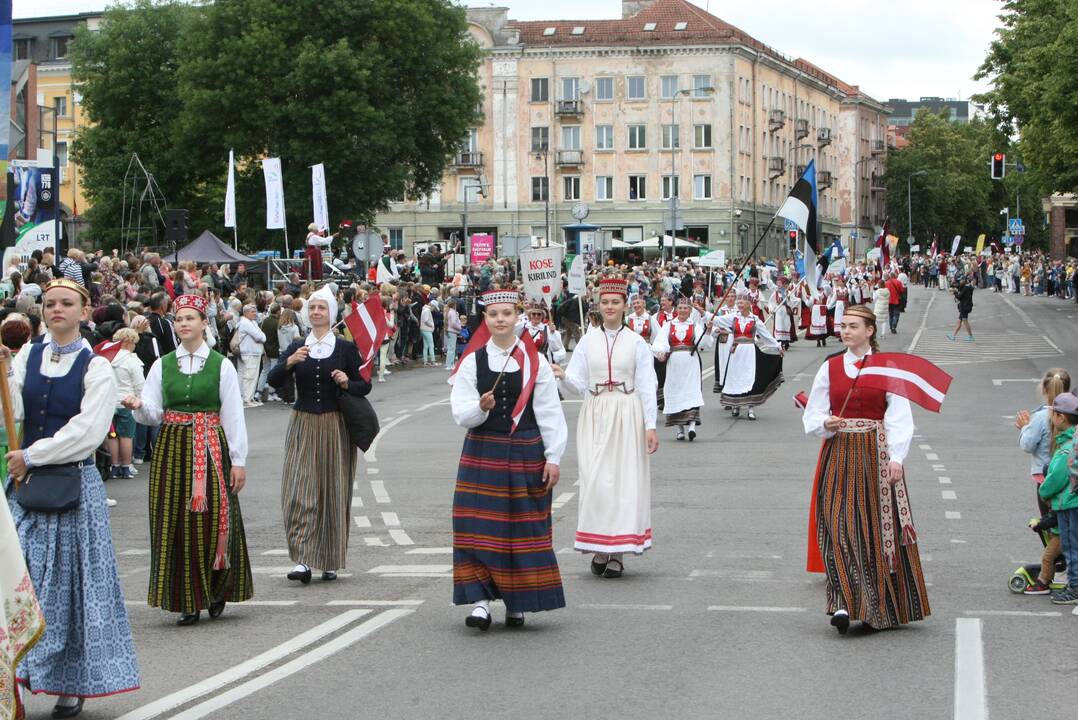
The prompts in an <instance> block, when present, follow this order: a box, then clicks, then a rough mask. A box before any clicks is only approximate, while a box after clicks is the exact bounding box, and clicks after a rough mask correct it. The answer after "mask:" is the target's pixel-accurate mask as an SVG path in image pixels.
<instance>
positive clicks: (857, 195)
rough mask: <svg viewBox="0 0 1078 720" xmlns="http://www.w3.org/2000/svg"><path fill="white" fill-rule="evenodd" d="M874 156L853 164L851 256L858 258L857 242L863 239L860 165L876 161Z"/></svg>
mask: <svg viewBox="0 0 1078 720" xmlns="http://www.w3.org/2000/svg"><path fill="white" fill-rule="evenodd" d="M875 159H876V158H874V157H873V156H871V155H869V156H868V157H863V158H861V159H860V160H858V161H857V162H855V163H854V164H853V232H854V236H853V237H852V238H851V242H850V254H851V255H853V257H855V258H856V257H857V241H858V240H860V239H861V173H860V171H859V170H858V167H859V166H860V165H863V164H864V163H867V162H871V161H873V160H875Z"/></svg>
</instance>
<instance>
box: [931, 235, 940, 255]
mask: <svg viewBox="0 0 1078 720" xmlns="http://www.w3.org/2000/svg"><path fill="white" fill-rule="evenodd" d="M939 251H940V239H939V236H937V235H933V236H932V252H931V254H930V255H929V257H936V255H937V254H938V253H939Z"/></svg>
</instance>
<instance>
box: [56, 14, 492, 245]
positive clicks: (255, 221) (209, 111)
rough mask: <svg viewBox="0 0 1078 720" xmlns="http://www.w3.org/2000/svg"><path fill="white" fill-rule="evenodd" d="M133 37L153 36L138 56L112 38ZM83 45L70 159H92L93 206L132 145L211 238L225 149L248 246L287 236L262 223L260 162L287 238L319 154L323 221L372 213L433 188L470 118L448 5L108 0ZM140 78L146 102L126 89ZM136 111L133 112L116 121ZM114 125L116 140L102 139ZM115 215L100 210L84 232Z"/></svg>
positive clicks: (461, 37)
mask: <svg viewBox="0 0 1078 720" xmlns="http://www.w3.org/2000/svg"><path fill="white" fill-rule="evenodd" d="M180 7H182V8H185V10H179V9H178V8H180ZM172 11H175V12H178V13H181V14H182V15H183V17H182V18H181V19H179V20H177V21H176V22H174V23H173V24H172V25H171V26H170V30H171V33H172V34H171V35H168V36H167V37H165V38H160V37H156V38H155V37H154V35H153V33H151V32H150V30H152V29H153V26H155V25H156V24H158V23H161V22H163V13H165V12H172ZM120 28H122V29H123V34H121V32H120ZM141 34H145V35H148V36H149V37H148V38H147V40H146V44H147V45H149V46H150V47H147V48H146V50H147V52H148V54H149V55H150V57H149V58H148V59H146V60H145V61H143V62H138V63H136V62H135V61H136V59H137V54H138V51H137V50H132V51H130V52H128V51H127V50H126V49H124V50H114V49H112V48H111V47H110V46H111V45H114V44H116V43H117V42H118V41H120V40H123V39H124V38H125V37H126V36H128V35H135V36H140V35H141ZM133 39H135V40H137V39H139V38H138V37H135V38H133ZM80 41H85V42H86V45H87V49H86V50H85V51H84V52H85V53H86V54H87V55H88V56H89V61H87V62H81V63H78V64H77V65H76V68H77V70H76V72H77V74H78V78H79V81H80V82H81V83H82V84H83V87H84V89H83V92H84V95H85V96H87V100H88V105H92V106H93V107H95V108H96V114H95V115H93V116H91V120H92V121H93V122H95V123H97V124H98V125H101V126H102V128H101V129H100V130H95V131H94V132H95V133H96V134H97V135H98V137H97V138H94V137H93V136H92V134H91V133H89V132H88V133H86V134H87V137H88V138H89V140H94V143H93V145H92V150H93V151H92V152H91V151H90V142H89V140H88V141H87V142H86V145H87V149H86V150H84V151H83V152H84V154H83V155H82V156H81V157H82V158H83V161H85V162H88V163H90V164H92V165H94V168H93V172H92V173H91V172H88V173H87V177H88V178H91V177H92V182H93V188H92V191H93V192H94V193H98V194H97V195H94V196H93V198H94V200H95V204H96V198H97V197H100V196H104V195H107V193H108V192H109V191H108V189H107V188H108V186H109V185H110V184H112V185H115V186H117V187H119V186H120V183H121V180H122V177H123V170H122V169H120V166H121V165H122V166H123V167H124V168H126V164H127V161H128V159H129V157H130V152H131V149H132V148H133V149H135V150H138V151H139V154H140V156H141V157H142V158H143V160H144V162H145V163H146V165H147V167H148V168H149V169H150V170H151V172H154V173H155V175H156V176H157V180H158V183H159V184H160V186H161V189H162V191H163V192H164V194H165V196H166V197H167V198H168V200H169V204H170V206H172V207H186V208H187V209H189V210H190V211H191V220H192V225H193V227H194V228H196V229H202V228H210V229H212V230H215V231H216V232H218V233H222V232H224V230H223V228H222V227H221V225H222V222H223V218H222V207H223V202H224V188H225V178H226V160H227V157H228V151H229V149H234V150H235V152H236V160H237V165H238V169H237V189H236V190H237V198H236V200H237V203H236V204H237V216H238V220H239V226H240V227H239V237H240V241H241V242H242V243H243V244H245V245H247V246H248V247H252V248H263V247H280V246H281V245H282V244H283V237H282V234H281V233H279V232H272V233H270V232H267V231H266V230H264V229H263V228H264V226H265V215H264V193H263V184H262V172H261V165H260V162H259V160H261V159H262V158H264V157H272V156H279V157H280V158H281V162H282V166H283V170H284V184H285V193H286V196H285V207H286V209H287V218H288V225H289V231H290V235H291V238H290V240H291V245H292V246H293V247H295V246H296V245H298V243H299V242H300V241H301V239H302V237H303V235H304V234H305V228H306V225H307V223H308V222H309V221H310V219H311V217H312V210H311V191H310V187H311V186H310V169H309V167H310V166H311V165H313V164H315V163H319V162H322V163H325V166H326V186H327V192H328V202H329V208H330V214H331V216H332V217H333V219H334V220H336V219H340V218H344V217H354V218H360V219H369V218H370V217H372V216H373V215H374V213H375V212H376V211H378V210H379V209H383V208H385V207H386V206H387V204H388V202H389V201H390V200H392V199H393V198H397V197H401V196H403V195H404V194H405V193H407V194H411V195H419V194H423V193H428V192H430V191H432V190H433V189H434V188H435V187H436V186H437V184H438V183H439V182H440V180H441V177H442V173H443V171H444V168H445V167H446V164H447V163H448V161H449V159H450V158H451V156H452V155H453V153H454V152H455V151H456V150H457V149H458V147H459V145H460V142H461V140H462V138H463V137H465V135H466V133H467V130H468V128H469V127H471V126H473V125H474V124H475V123H476V122H478V121H479V117H478V116H477V111H476V108H477V107H478V105H479V102H480V100H481V94H480V89H479V85H478V78H477V72H476V71H477V68H478V64H479V60H480V58H481V50H480V49H479V47H478V46H477V45H476V44H475V43H474V42H473V41H472V40H471V38H470V36H469V35H468V32H467V22H466V17H465V12H464V10H463V9H462V8H460V7H457V6H455V5H454V4H452V3H451V2H450V1H449V0H323V1H321V2H314V1H313V0H292V1H290V2H287V3H282V2H278V1H277V0H218V1H217V2H214V3H212V4H207V5H203V6H187V5H183V6H179V5H176V4H174V3H167V4H157V3H153V2H151V0H141V2H140V3H139V4H138V5H136V6H134V7H133V8H128V9H113V10H110V11H109V13H108V14H107V15H106V18H105V21H104V23H103V28H102V32H101V34H100V35H99V36H98V37H96V38H92V39H87V38H86V37H85V35H84V36H83V37H80V39H79V41H77V42H76V45H79V44H80ZM125 64H126V65H127V67H116V66H117V65H125ZM129 86H130V87H129ZM140 86H141V87H140ZM147 86H148V87H152V88H153V93H154V95H156V96H157V98H156V99H157V100H158V101H159V102H157V103H156V104H150V103H148V102H146V101H148V100H150V98H149V97H139V96H138V93H140V92H146V93H149V91H148V90H144V88H145V87H147ZM90 95H93V98H92V101H90V98H89V96H90ZM117 95H118V96H119V97H116V96H117ZM166 99H167V102H164V100H166ZM132 100H139V101H140V102H137V103H136V104H132ZM132 107H134V108H136V109H137V113H136V114H137V115H138V116H139V117H138V118H125V117H124V113H125V112H131V109H132ZM117 125H118V126H119V127H121V128H122V134H121V135H120V136H119V137H110V136H109V135H108V134H107V133H108V132H111V131H113V128H115V127H117ZM110 140H111V141H110ZM121 140H122V141H123V142H120V141H121ZM158 146H159V147H160V152H158V151H156V150H154V152H151V151H150V148H157V147H158ZM143 147H146V148H147V149H146V150H143V149H140V148H143ZM166 166H167V167H166ZM88 182H89V180H88ZM95 210H96V208H95ZM117 218H118V213H117V212H116V209H115V207H114V206H112V205H110V206H108V209H106V210H102V211H101V212H99V213H96V214H95V217H94V219H93V220H94V223H95V224H94V227H95V228H96V227H97V225H98V223H99V222H100V224H101V226H102V227H107V226H109V224H112V225H118V221H117Z"/></svg>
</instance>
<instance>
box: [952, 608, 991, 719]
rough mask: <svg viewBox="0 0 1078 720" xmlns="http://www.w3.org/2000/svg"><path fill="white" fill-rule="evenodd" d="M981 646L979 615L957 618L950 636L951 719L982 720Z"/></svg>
mask: <svg viewBox="0 0 1078 720" xmlns="http://www.w3.org/2000/svg"><path fill="white" fill-rule="evenodd" d="M987 717H988V703H987V701H986V699H985V691H984V646H983V644H982V642H981V620H980V618H957V619H956V620H955V638H954V720H986V718H987Z"/></svg>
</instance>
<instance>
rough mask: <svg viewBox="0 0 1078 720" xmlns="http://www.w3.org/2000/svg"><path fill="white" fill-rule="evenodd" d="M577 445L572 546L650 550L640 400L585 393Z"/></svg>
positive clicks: (647, 461) (647, 464) (648, 464)
mask: <svg viewBox="0 0 1078 720" xmlns="http://www.w3.org/2000/svg"><path fill="white" fill-rule="evenodd" d="M677 354H685V355H687V354H688V353H677ZM576 447H577V457H578V459H579V464H580V511H579V514H578V520H577V531H576V541H575V543H574V547H575V548H576V549H577V550H579V551H580V552H585V553H591V552H602V553H624V552H631V553H636V554H637V555H640V554H642V553H643V552H644V551H645V550H647V549H648V548H650V547H651V458H650V456H649V455H648V452H647V442H646V438H645V430H644V408H643V406H642V405H641V403H640V398H639V396H637V395H636V394H635V393H634V394H631V395H626V394H625V393H622V392H618V391H615V392H604V393H600V394H599V395H591V394H590V393H589V394H588V395H586V396H585V399H584V406H583V408H582V409H581V411H580V419H579V421H578V422H577V427H576Z"/></svg>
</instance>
